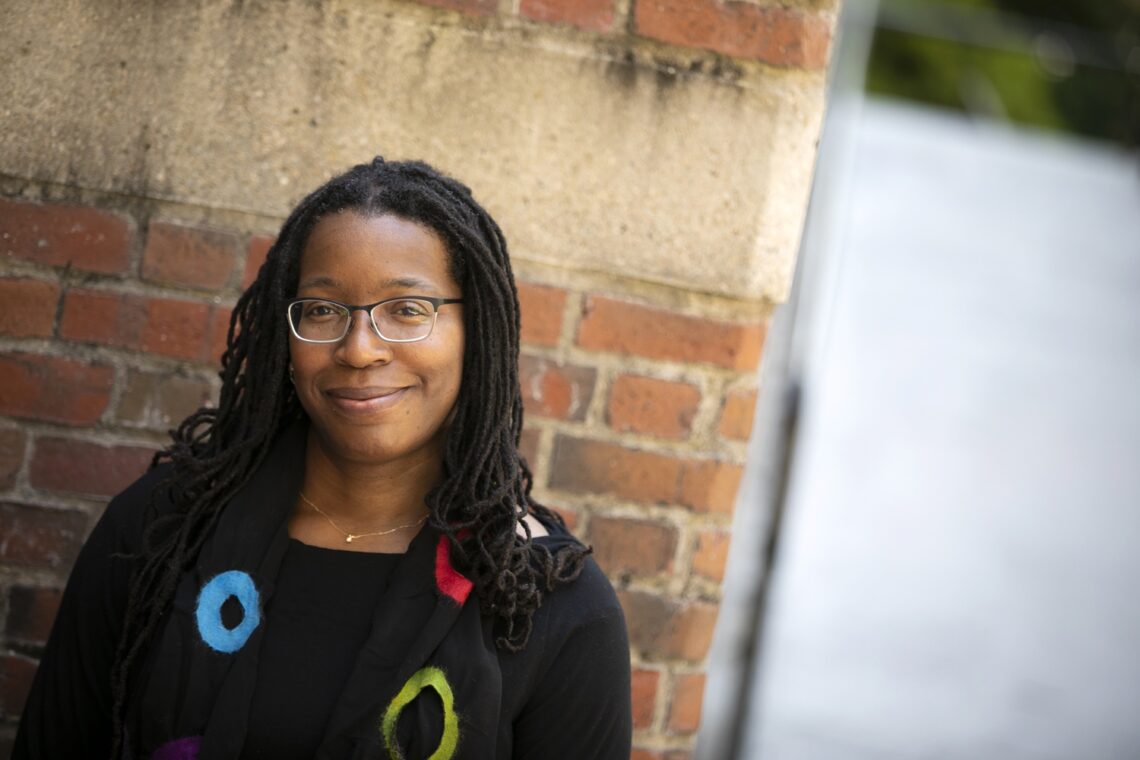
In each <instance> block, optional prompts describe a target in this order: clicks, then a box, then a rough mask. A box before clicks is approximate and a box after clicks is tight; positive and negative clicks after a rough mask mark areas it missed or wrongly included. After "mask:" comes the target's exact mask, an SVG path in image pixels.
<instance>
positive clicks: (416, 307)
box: [388, 301, 431, 319]
mask: <svg viewBox="0 0 1140 760" xmlns="http://www.w3.org/2000/svg"><path fill="white" fill-rule="evenodd" d="M388 313H389V314H390V315H391V316H393V317H398V318H400V319H422V318H424V317H427V316H431V312H430V311H428V310H427V309H426V308H424V304H422V303H420V302H419V301H398V302H395V303H392V304H389V305H388Z"/></svg>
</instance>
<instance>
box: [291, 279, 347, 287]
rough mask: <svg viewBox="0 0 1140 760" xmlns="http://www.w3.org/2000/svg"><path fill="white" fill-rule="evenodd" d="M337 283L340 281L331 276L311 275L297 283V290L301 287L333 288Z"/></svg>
mask: <svg viewBox="0 0 1140 760" xmlns="http://www.w3.org/2000/svg"><path fill="white" fill-rule="evenodd" d="M339 285H340V283H339V282H337V281H336V280H334V279H333V278H331V277H313V278H312V279H308V280H305V281H304V282H302V283H301V284H300V285H298V286H297V290H301V289H302V288H335V287H338V286H339Z"/></svg>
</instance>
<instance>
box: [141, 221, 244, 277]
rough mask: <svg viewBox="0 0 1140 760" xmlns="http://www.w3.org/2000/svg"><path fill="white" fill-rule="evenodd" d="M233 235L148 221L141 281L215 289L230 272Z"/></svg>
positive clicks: (234, 250) (233, 259) (234, 257)
mask: <svg viewBox="0 0 1140 760" xmlns="http://www.w3.org/2000/svg"><path fill="white" fill-rule="evenodd" d="M239 250H240V245H239V242H238V238H237V236H236V235H234V234H233V233H230V232H223V231H221V230H214V229H208V228H205V227H186V226H183V225H180V224H174V223H171V222H151V223H150V226H149V227H148V229H147V236H146V250H144V251H143V263H142V276H143V279H146V280H152V281H154V282H164V283H171V284H173V285H188V286H190V287H195V288H207V289H210V290H217V289H219V288H222V287H224V286H225V285H226V283H228V282H229V280H230V274H231V273H232V272H233V271H234V266H235V263H236V261H237V257H238V251H239Z"/></svg>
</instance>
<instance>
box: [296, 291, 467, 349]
mask: <svg viewBox="0 0 1140 760" xmlns="http://www.w3.org/2000/svg"><path fill="white" fill-rule="evenodd" d="M306 301H320V302H322V303H331V304H333V305H334V306H340V307H341V308H342V309H347V310H348V317H349V318H348V321H346V322H345V324H344V332H343V333H342V334H341V336H340V337H339V338H332V339H329V340H313V339H312V338H302V337H301V336H300V334H299V333H298V332H297V327H296V326H295V325H294V324H293V307H294V306H296V305H298V304H302V303H305V302H306ZM393 301H423V302H424V303H430V304H431V327H429V328H428V331H427V333H425V334H424V335H423V337H421V338H406V339H403V340H401V339H398V338H396V339H393V338H389V337H386V336H385V335H384V334H383V333H382V332H380V326H379V325H377V324H376V317H374V316H372V310H373V309H375V308H376V307H377V306H383V305H384V304H386V303H392V302H393ZM449 303H463V299H462V298H436V297H434V296H397V297H395V298H385V299H384V300H383V301H377V302H376V303H369V304H350V303H342V302H340V301H335V300H333V299H332V298H294V299H293V300H292V301H290V302H289V303H287V304H285V321H286V322H288V323H289V332H291V333H293V337H294V338H296V339H297V340H299V341H302V342H303V343H322V344H327V343H340V342H341V341H342V340H344V338H345V336H346V335H348V332H349V330H351V329H352V313H353V312H356V311H363V312H364V313H365V314H367V315H368V321H369V322H370V323H371V324H372V332H374V333H376V335H377V336H379V338H380V340H382V341H385V342H387V343H419V342H420V341H421V340H427V339H428V338H429V337H431V334H432V332H434V331H435V323H436V320H437V319H438V318H439V307H440V306H446V305H447V304H449Z"/></svg>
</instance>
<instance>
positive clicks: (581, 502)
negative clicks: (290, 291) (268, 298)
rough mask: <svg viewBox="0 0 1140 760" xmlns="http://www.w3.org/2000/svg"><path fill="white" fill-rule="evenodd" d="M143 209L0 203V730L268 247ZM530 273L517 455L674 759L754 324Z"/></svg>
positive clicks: (639, 714)
mask: <svg viewBox="0 0 1140 760" xmlns="http://www.w3.org/2000/svg"><path fill="white" fill-rule="evenodd" d="M141 207H142V210H141V211H140V210H139V209H140V204H139V203H138V202H137V201H134V202H132V203H126V202H122V201H116V199H113V198H112V199H106V200H104V201H103V203H102V205H101V207H100V206H83V205H74V204H71V203H60V202H52V201H43V200H27V199H22V198H14V197H9V198H0V253H2V255H3V256H4V261H5V266H4V274H3V275H2V276H0V296H3V302H4V303H5V309H4V311H3V314H2V316H0V415H3V417H2V418H0V535H2V536H3V537H4V540H3V541H0V592H2V599H3V602H2V603H0V618H2V619H3V621H4V628H3V635H4V655H3V671H2V672H3V676H2V682H0V683H2V702H0V709H2V710H3V712H4V714H5V715H6V716H8V717H9V718H14V717H15V716H17V715H18V714H19V711H20V706H21V704H22V702H23V699H24V694H25V692H26V689H27V686H28V683H29V680H30V678H31V676H32V673H33V672H34V668H35V658H36V656H37V655H38V654H39V652H40V651H41V648H42V646H43V643H44V640H45V637H46V635H47V633H48V630H49V628H50V624H51V620H52V618H53V616H54V612H55V608H56V605H57V604H58V601H59V590H60V588H61V586H62V584H63V582H64V581H65V580H66V575H67V571H68V568H69V567H70V564H71V562H73V561H74V559H75V556H76V553H77V552H78V550H79V547H80V546H81V544H82V542H83V539H84V538H85V536H86V534H87V532H88V531H89V529H90V528H91V527H92V525H93V524H94V521H95V520H96V519H97V518H98V515H99V514H100V513H101V510H102V507H103V505H104V503H105V501H106V499H107V498H108V497H110V496H112V495H113V494H115V493H116V492H117V491H119V490H120V489H122V488H123V487H124V486H125V485H127V484H128V483H130V482H131V481H132V480H133V479H134V478H136V477H137V476H138V475H139V474H141V473H142V472H143V470H144V469H145V468H146V466H147V464H148V462H149V461H150V458H151V456H152V454H153V453H154V451H155V450H156V449H157V448H158V447H159V446H160V445H161V444H162V442H163V441H164V440H165V431H167V430H168V429H169V428H170V427H172V426H173V425H175V424H176V423H177V422H178V421H179V420H180V419H181V418H183V417H184V416H186V415H187V414H188V413H189V412H191V411H192V410H194V409H196V408H197V407H198V406H199V405H201V404H203V403H208V402H209V400H210V399H211V397H212V396H213V395H214V393H215V391H216V383H217V381H216V378H215V377H214V373H215V371H216V366H215V365H216V361H217V357H218V356H219V355H220V353H221V350H222V347H223V345H224V340H225V325H226V319H227V317H228V312H229V309H230V307H232V305H233V303H234V301H235V299H236V297H237V295H238V293H239V292H240V288H241V287H242V286H243V285H244V284H247V283H248V282H249V280H250V278H251V277H252V276H253V274H254V273H255V272H256V269H257V266H259V265H260V262H261V260H263V258H264V256H265V252H266V250H267V248H268V245H269V243H270V242H271V240H272V238H271V237H270V236H267V235H265V234H257V233H256V231H255V232H253V233H251V232H250V231H249V230H241V229H232V228H218V227H214V226H203V225H201V224H193V223H185V222H181V221H178V220H177V219H176V218H166V217H165V215H164V212H163V210H162V205H161V204H149V205H148V204H141ZM528 269H534V268H533V267H528ZM536 271H538V270H536ZM534 274H535V272H532V273H531V276H532V278H531V279H530V280H527V279H521V281H520V283H519V286H520V293H519V295H520V301H521V304H522V341H523V354H522V358H521V361H520V380H521V384H522V391H523V398H524V402H525V404H526V409H527V425H526V430H525V432H524V438H523V450H524V455H525V456H526V458H527V460H528V461H529V462H530V463H531V465H532V468H533V470H534V472H535V476H536V493H537V495H538V496H539V498H540V499H542V500H543V501H545V502H547V503H548V504H550V505H552V506H554V507H556V508H558V509H559V510H560V511H561V512H562V514H563V515H565V516H566V518H567V520H568V521H569V523H570V524H571V526H572V527H573V528H574V530H575V531H576V532H577V533H578V534H579V535H581V536H582V537H584V538H585V539H586V540H587V541H588V542H590V543H591V544H593V546H594V549H595V552H596V556H597V560H598V562H599V563H600V564H601V565H602V567H603V568H604V569H605V570H606V571H607V573H608V574H609V575H610V577H611V578H612V579H613V580H614V583H615V585H616V586H617V588H618V590H619V595H620V596H621V600H622V603H623V605H624V606H625V609H626V612H627V614H628V616H629V628H630V636H631V643H632V648H633V657H634V663H635V665H634V716H635V726H636V729H637V732H638V737H639V739H648V740H650V741H649V742H648V743H649V744H650V745H655V744H661V743H662V741H663V740H667V741H665V743H666V744H668V745H677V746H679V747H682V748H683V747H685V746H688V740H689V738H690V736H691V734H692V733H693V732H694V731H695V730H696V728H697V725H698V721H699V713H700V696H701V690H702V688H703V675H702V673H701V665H702V662H703V660H704V658H705V655H706V653H707V651H708V647H709V643H710V641H711V638H712V632H713V626H714V624H715V621H716V611H717V605H716V601H717V598H718V593H719V583H720V581H721V580H722V576H723V572H724V563H725V557H726V553H727V548H728V540H729V533H728V528H729V523H730V518H731V513H732V505H733V499H734V497H735V494H736V489H737V486H738V484H739V481H740V475H741V469H742V464H743V457H744V451H745V445H746V444H745V441H746V439H747V437H748V432H749V425H750V423H751V419H752V409H753V404H754V401H755V390H754V389H753V386H752V383H753V382H754V373H753V370H754V367H755V365H756V362H757V360H758V358H759V355H760V350H761V347H762V343H763V337H764V330H763V326H762V325H761V324H758V323H756V322H752V323H740V322H735V321H731V320H727V319H716V318H708V317H703V316H700V314H699V313H697V312H692V313H685V312H678V311H677V310H675V309H672V308H667V307H663V306H661V305H655V304H653V303H651V302H647V301H646V300H645V298H644V297H640V298H639V297H636V296H634V297H631V296H629V295H627V294H623V293H622V288H621V283H620V282H611V285H610V287H607V288H604V289H597V290H594V289H584V288H575V287H565V286H555V285H550V284H544V283H542V282H541V281H536V280H535V279H534ZM550 274H551V275H552V276H551V277H548V278H547V279H555V278H556V277H557V275H558V273H556V272H551V273H550ZM539 276H541V272H539ZM627 290H636V288H628V289H627ZM8 728H9V730H10V728H11V727H10V726H9V727H8ZM649 756H651V755H649Z"/></svg>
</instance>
